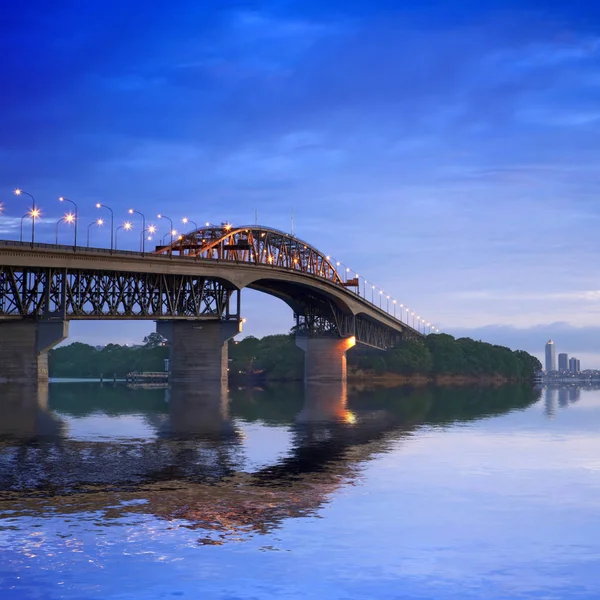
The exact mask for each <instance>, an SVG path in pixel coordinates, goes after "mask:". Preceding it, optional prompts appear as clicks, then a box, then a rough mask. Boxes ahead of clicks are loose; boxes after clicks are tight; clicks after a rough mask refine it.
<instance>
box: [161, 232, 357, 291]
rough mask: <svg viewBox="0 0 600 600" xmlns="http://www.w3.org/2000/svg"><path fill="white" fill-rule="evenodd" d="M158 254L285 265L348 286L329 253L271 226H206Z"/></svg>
mask: <svg viewBox="0 0 600 600" xmlns="http://www.w3.org/2000/svg"><path fill="white" fill-rule="evenodd" d="M156 254H172V255H176V254H177V255H181V256H196V257H198V258H206V259H211V260H222V261H232V262H235V263H250V264H259V265H268V266H272V267H281V268H284V269H288V270H290V271H298V272H299V273H307V274H309V275H314V276H317V277H322V278H324V279H327V280H328V281H332V282H333V283H337V284H340V285H348V284H344V282H343V280H342V278H341V277H340V275H339V274H338V272H337V269H336V266H335V265H334V264H333V262H332V261H331V259H330V257H329V256H325V255H324V254H323V253H321V252H319V251H318V250H317V249H316V248H314V247H313V246H311V245H310V244H307V243H306V242H304V241H302V240H299V239H298V238H297V237H295V236H293V235H290V234H288V233H284V232H283V231H278V230H276V229H271V228H268V227H258V226H245V227H236V228H232V227H231V226H230V225H227V224H223V225H222V226H220V227H217V226H208V227H203V228H201V229H198V230H196V231H192V232H190V233H187V234H186V235H184V236H181V238H180V239H178V240H177V241H176V242H174V243H173V244H172V245H170V246H158V247H157V249H156Z"/></svg>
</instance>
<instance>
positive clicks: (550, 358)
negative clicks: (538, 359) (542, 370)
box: [546, 340, 556, 371]
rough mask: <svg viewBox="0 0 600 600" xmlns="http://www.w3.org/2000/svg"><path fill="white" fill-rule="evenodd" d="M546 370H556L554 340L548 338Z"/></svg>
mask: <svg viewBox="0 0 600 600" xmlns="http://www.w3.org/2000/svg"><path fill="white" fill-rule="evenodd" d="M546 371H556V355H555V354H554V342H553V341H552V340H548V342H547V343H546Z"/></svg>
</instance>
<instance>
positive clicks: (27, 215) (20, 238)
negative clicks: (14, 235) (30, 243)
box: [19, 213, 31, 242]
mask: <svg viewBox="0 0 600 600" xmlns="http://www.w3.org/2000/svg"><path fill="white" fill-rule="evenodd" d="M30 216H31V213H25V214H24V215H23V216H22V217H21V233H20V234H19V241H20V242H22V241H23V219H25V218H26V217H30Z"/></svg>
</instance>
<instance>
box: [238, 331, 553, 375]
mask: <svg viewBox="0 0 600 600" xmlns="http://www.w3.org/2000/svg"><path fill="white" fill-rule="evenodd" d="M346 356H347V360H348V368H349V372H350V373H352V372H356V371H363V372H368V373H375V374H377V375H384V374H386V373H394V374H398V375H423V376H443V375H458V376H465V377H481V378H486V377H504V378H506V379H513V380H517V379H531V378H532V377H533V376H534V374H535V373H536V371H539V370H541V368H542V365H541V363H540V361H539V360H538V359H537V358H535V357H534V356H532V355H531V354H529V353H527V352H525V351H523V350H515V351H513V350H511V349H510V348H506V347H504V346H497V345H494V344H488V343H486V342H481V341H475V340H472V339H470V338H459V339H455V338H454V337H452V336H451V335H448V334H445V333H440V334H430V335H428V336H427V337H425V338H424V339H419V340H403V341H401V342H400V343H399V344H398V345H397V346H395V347H394V348H391V349H390V350H388V351H386V352H382V351H380V350H375V349H370V348H364V347H361V346H356V347H354V348H352V349H351V350H349V351H348V352H347V354H346ZM229 357H230V359H231V361H230V370H231V371H233V374H234V375H236V374H237V375H239V374H244V373H247V372H255V373H257V372H264V373H265V375H266V376H267V378H270V379H279V380H285V379H301V378H302V375H303V367H304V353H303V352H302V350H300V349H299V348H298V347H297V346H296V342H295V339H294V336H293V335H292V334H290V335H270V336H266V337H264V338H262V339H257V338H254V337H252V336H249V337H246V338H244V339H243V340H241V341H239V342H234V343H233V345H232V346H231V347H230V352H229ZM231 371H230V372H231Z"/></svg>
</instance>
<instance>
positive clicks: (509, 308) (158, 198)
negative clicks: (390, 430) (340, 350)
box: [0, 2, 600, 368]
mask: <svg viewBox="0 0 600 600" xmlns="http://www.w3.org/2000/svg"><path fill="white" fill-rule="evenodd" d="M108 4H109V7H108V8H107V5H106V3H103V4H100V3H93V2H92V3H91V4H88V5H86V8H85V9H78V10H73V9H72V8H70V9H67V8H64V9H63V8H58V7H51V6H46V4H42V3H40V2H33V3H30V4H29V7H30V8H29V9H28V10H25V9H22V8H18V7H16V6H11V7H9V8H8V9H7V18H6V19H5V20H4V22H3V25H2V27H3V36H2V40H3V41H2V43H3V44H4V45H5V47H4V50H5V52H4V53H3V55H4V56H5V62H4V64H3V66H2V67H0V69H1V70H2V74H3V75H4V81H6V82H10V85H8V86H7V89H6V92H5V97H4V99H3V108H4V114H5V134H4V135H3V137H2V142H1V144H2V155H3V160H2V162H1V163H0V189H2V190H3V195H2V197H1V198H0V201H2V202H3V204H4V213H3V215H2V217H1V219H0V222H1V224H0V235H1V237H9V238H12V239H15V236H16V238H17V239H18V229H19V225H20V224H19V221H20V218H21V215H22V214H23V213H21V214H19V211H20V210H21V209H22V208H23V203H22V202H21V203H19V202H18V201H17V200H18V199H16V198H15V197H14V196H12V190H13V189H14V188H15V187H20V186H22V187H23V189H25V190H26V191H28V192H30V193H32V194H33V195H34V196H35V197H36V200H37V201H38V204H39V206H40V207H41V208H42V211H43V215H45V218H48V219H49V220H50V223H48V224H46V225H44V224H43V223H40V224H39V229H38V225H36V237H37V235H38V233H39V235H40V238H39V239H40V240H43V241H48V242H53V241H54V222H55V221H56V220H57V219H58V218H60V217H61V216H62V215H63V214H64V211H63V210H62V209H63V208H64V207H62V206H61V205H60V204H59V202H58V200H57V198H58V197H59V196H62V195H64V196H66V197H67V198H72V199H73V200H75V201H76V202H77V204H78V206H79V211H80V218H79V223H80V225H79V227H80V229H79V235H80V240H83V239H84V238H85V233H84V232H85V228H86V226H87V224H88V223H89V222H91V221H93V220H94V219H95V218H97V217H98V216H102V217H104V218H105V217H106V216H107V215H106V214H102V215H100V214H98V211H97V209H96V208H95V204H96V202H102V203H106V204H107V205H108V206H111V207H113V208H114V210H115V226H117V224H121V222H119V223H117V219H116V217H117V213H119V214H121V213H122V214H123V215H125V213H126V211H127V209H129V208H140V207H141V206H143V207H144V208H143V209H141V210H143V211H145V212H146V213H148V214H149V215H152V214H158V213H159V212H162V211H164V212H166V213H167V214H168V215H170V216H172V217H173V218H175V217H177V218H181V217H184V216H187V217H188V218H190V219H192V220H194V221H196V222H197V223H201V222H205V221H210V222H216V223H219V222H222V221H228V222H232V223H233V224H235V225H240V224H246V223H253V222H254V211H255V210H258V213H259V222H260V223H261V224H264V225H267V226H272V227H277V228H279V229H282V230H284V231H290V227H291V225H290V213H291V211H292V209H293V210H294V214H295V232H296V234H297V235H298V237H300V238H303V239H305V240H307V241H308V242H310V243H311V244H313V245H314V246H315V247H317V248H319V249H320V250H322V251H323V252H326V253H328V254H331V255H332V256H335V257H336V258H337V259H338V260H341V261H342V262H344V263H345V264H346V265H348V266H349V267H351V268H352V269H354V270H356V271H358V272H359V273H360V274H361V275H364V276H365V277H366V278H367V279H368V280H369V281H374V282H376V283H377V285H379V286H381V287H382V288H383V289H385V290H386V292H388V293H390V294H391V295H392V296H393V297H395V298H397V299H398V301H399V302H402V303H404V304H406V305H408V306H410V307H414V310H415V311H417V313H418V314H420V315H423V316H424V317H425V318H426V319H427V320H429V321H430V322H432V323H435V324H436V326H438V327H439V328H440V329H441V330H442V331H443V332H447V333H450V334H452V335H455V336H456V337H461V336H465V335H466V336H469V337H473V338H474V339H482V340H484V341H489V342H492V343H500V344H503V345H508V346H510V347H512V348H522V349H524V350H527V351H529V352H531V353H532V354H534V355H536V356H537V357H538V358H541V357H542V355H543V344H544V342H545V341H546V340H547V339H548V337H552V338H553V339H561V344H562V345H564V347H569V348H570V352H572V353H573V354H575V355H577V356H578V357H580V358H581V360H582V363H584V364H585V367H586V368H593V367H594V366H596V367H598V366H600V348H599V347H598V345H597V343H596V342H595V340H597V339H599V337H598V334H599V333H600V311H599V310H598V299H600V289H599V286H598V283H597V282H598V279H599V275H600V266H597V265H596V264H595V261H593V260H592V257H593V256H594V252H595V251H596V250H597V248H596V245H597V244H596V242H595V230H596V229H597V226H596V224H597V223H598V222H599V221H600V215H599V211H600V209H599V208H598V206H597V202H596V197H597V191H598V180H597V179H598V178H597V175H596V174H595V173H596V168H597V162H598V158H597V152H596V148H597V142H596V140H597V137H598V122H599V119H600V113H598V111H597V108H596V107H597V101H598V97H599V95H600V85H599V82H598V78H597V76H596V71H597V68H598V66H599V63H600V37H599V35H598V26H597V23H598V22H600V21H599V20H598V18H597V17H598V16H600V13H599V9H598V8H595V7H593V6H592V7H590V6H587V5H586V4H585V3H579V2H573V3H570V4H569V6H568V7H556V6H553V5H552V6H550V5H546V6H543V7H542V8H541V9H540V4H539V3H533V2H530V3H529V2H521V3H512V2H509V3H507V2H502V3H500V2H497V3H493V2H492V3H486V7H485V8H481V7H478V6H477V5H476V4H475V3H465V4H464V6H463V5H462V4H461V7H460V8H457V7H456V6H454V4H451V3H448V2H437V3H435V2H434V3H432V4H430V5H428V6H427V7H425V8H423V7H419V6H418V5H417V4H416V3H398V2H395V3H389V2H371V3H368V4H367V3H364V2H351V3H344V4H343V5H342V4H338V3H331V2H329V3H324V4H323V3H322V4H316V3H310V2H309V3H304V4H302V5H300V4H298V3H293V2H292V3H289V2H286V3H283V2H281V3H268V4H267V3H258V2H244V3H241V2H239V3H236V2H227V3H224V4H223V5H222V7H223V8H218V9H215V8H206V7H198V6H196V5H195V4H194V3H182V4H179V5H178V6H177V7H164V6H160V7H154V10H148V9H144V8H142V6H144V7H145V6H147V5H142V4H141V3H137V2H129V3H126V4H125V5H119V4H117V3H111V2H109V3H108ZM547 4H549V3H547ZM132 23H135V27H131V24H132ZM59 24H60V27H58V26H57V25H59ZM23 212H25V211H23ZM123 220H125V219H124V218H123ZM149 220H150V219H149ZM157 221H158V219H156V218H152V222H153V223H154V224H157ZM137 231H139V228H138V230H137ZM161 231H162V232H163V234H164V233H166V231H167V229H166V228H164V230H163V229H161ZM98 233H99V232H98V231H95V230H94V229H93V230H92V232H91V235H92V240H93V242H94V243H99V242H100V240H101V239H102V240H103V241H104V244H103V245H105V246H107V245H108V244H107V243H106V242H107V239H106V230H104V231H103V237H99V236H98ZM60 234H61V240H62V241H63V243H64V240H66V239H68V238H67V234H66V229H63V230H61V232H60ZM119 235H120V236H121V233H120V234H119ZM134 238H135V234H134V235H133V236H131V237H125V236H123V237H122V238H121V237H120V240H119V243H120V244H121V240H123V242H125V240H127V243H128V246H127V247H130V248H133V247H135V245H136V243H135V239H134ZM25 239H27V238H25ZM138 243H139V242H138ZM243 311H244V315H245V316H247V318H248V323H247V325H246V327H245V330H244V333H245V334H252V335H257V336H262V335H265V334H268V333H282V332H285V331H288V330H289V328H290V327H291V326H292V324H293V321H292V316H291V311H290V310H289V309H288V308H287V307H286V306H285V305H284V304H283V303H281V302H280V301H278V300H275V299H272V298H268V297H266V296H264V295H259V294H257V293H248V294H244V295H243ZM151 328H152V324H151V323H148V324H146V323H127V322H124V323H122V324H119V325H118V326H114V327H111V328H108V329H107V328H106V326H105V325H104V324H102V323H101V324H98V323H89V322H88V323H77V324H75V323H74V324H72V325H71V336H70V338H69V340H68V341H75V340H77V339H81V341H88V342H89V343H94V342H95V343H103V342H105V341H113V339H114V338H116V337H119V336H121V335H122V336H125V337H126V338H127V339H124V340H122V341H128V342H129V343H134V342H137V341H139V340H140V339H141V338H142V337H143V336H144V335H146V334H147V333H148V332H149V331H150V330H151ZM540 349H542V350H540Z"/></svg>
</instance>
